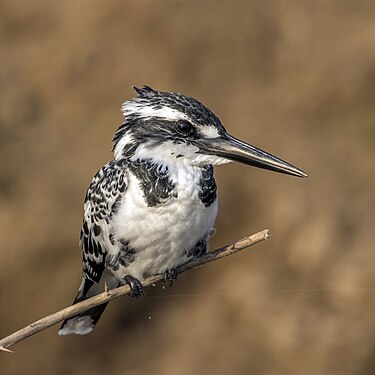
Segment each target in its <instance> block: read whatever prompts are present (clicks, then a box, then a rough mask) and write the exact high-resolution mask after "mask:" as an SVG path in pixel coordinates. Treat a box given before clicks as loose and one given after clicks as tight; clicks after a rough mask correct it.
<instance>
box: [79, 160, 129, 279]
mask: <svg viewBox="0 0 375 375" xmlns="http://www.w3.org/2000/svg"><path fill="white" fill-rule="evenodd" d="M124 164H125V161H124V160H113V161H111V162H109V163H108V164H106V165H105V166H104V167H103V168H102V169H101V170H100V171H99V172H98V173H97V174H96V175H95V176H94V178H93V180H92V182H91V184H90V186H89V188H88V191H87V194H86V198H85V203H84V217H83V224H82V230H81V235H80V243H81V247H82V250H83V252H82V254H83V274H84V276H85V277H86V278H88V279H89V280H92V281H94V282H96V283H99V281H100V278H101V276H102V273H103V271H104V268H105V261H106V255H107V252H108V249H109V248H110V247H111V246H114V241H113V233H112V227H111V216H112V215H113V214H115V213H116V212H117V210H118V206H119V204H120V201H121V198H122V195H123V193H124V192H125V190H126V187H127V180H128V177H127V174H126V169H125V168H124Z"/></svg>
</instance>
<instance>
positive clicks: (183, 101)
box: [113, 86, 225, 157]
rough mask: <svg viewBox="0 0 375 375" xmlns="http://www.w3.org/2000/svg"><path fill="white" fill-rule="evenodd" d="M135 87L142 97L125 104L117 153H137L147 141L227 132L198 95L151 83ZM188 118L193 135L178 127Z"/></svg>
mask: <svg viewBox="0 0 375 375" xmlns="http://www.w3.org/2000/svg"><path fill="white" fill-rule="evenodd" d="M134 89H135V91H136V92H137V94H138V97H136V98H134V99H132V100H129V101H127V102H125V103H124V104H123V106H122V112H123V114H124V116H125V121H124V122H123V124H122V125H121V126H120V127H119V129H118V130H117V132H116V134H115V136H114V138H113V148H114V151H115V156H116V157H118V156H119V155H121V157H127V156H131V155H133V153H134V151H135V149H136V147H137V146H138V145H139V144H140V143H142V142H146V141H147V142H148V143H149V146H150V147H151V146H152V145H155V144H160V143H161V142H165V141H168V140H170V141H172V142H175V143H177V142H180V143H189V141H193V140H197V139H199V138H201V137H207V138H213V137H218V136H219V135H220V134H224V132H225V129H224V127H223V125H222V124H221V122H220V120H219V119H218V118H217V117H216V116H215V114H214V113H213V112H211V111H210V110H209V109H208V108H207V107H206V106H204V105H203V104H202V103H200V102H199V101H197V100H196V99H194V98H191V97H188V96H185V95H182V94H178V93H173V92H163V91H156V90H153V89H152V88H151V87H149V86H143V87H142V88H138V87H134ZM184 121H185V122H186V123H188V124H190V125H191V126H192V131H191V133H190V134H189V137H187V136H186V135H185V134H181V133H178V132H176V130H175V129H176V124H177V123H178V122H184Z"/></svg>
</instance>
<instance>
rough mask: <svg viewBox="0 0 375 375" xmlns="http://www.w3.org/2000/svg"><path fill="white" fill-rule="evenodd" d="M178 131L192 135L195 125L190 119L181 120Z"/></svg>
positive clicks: (177, 127)
mask: <svg viewBox="0 0 375 375" xmlns="http://www.w3.org/2000/svg"><path fill="white" fill-rule="evenodd" d="M176 129H177V131H178V132H179V133H180V134H181V135H191V134H192V133H193V132H194V127H193V125H192V124H190V122H189V121H186V120H181V121H179V122H178V123H177V126H176Z"/></svg>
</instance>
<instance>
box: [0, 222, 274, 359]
mask: <svg viewBox="0 0 375 375" xmlns="http://www.w3.org/2000/svg"><path fill="white" fill-rule="evenodd" d="M268 237H269V233H268V229H265V230H263V231H261V232H258V233H256V234H253V235H252V236H249V237H245V238H243V239H241V240H239V241H236V242H234V243H232V244H230V245H227V246H224V247H221V248H220V249H217V250H214V251H210V252H208V253H206V254H204V255H202V256H201V257H199V258H194V259H192V260H190V261H189V262H188V263H185V264H183V265H181V266H179V267H177V268H176V271H177V273H178V274H180V273H183V272H185V271H188V270H191V269H193V268H196V267H199V266H202V265H203V264H206V263H208V262H212V261H214V260H218V259H221V258H224V257H226V256H228V255H232V254H234V253H237V252H238V251H240V250H243V249H245V248H247V247H249V246H252V245H255V244H256V243H258V242H261V241H263V240H266V239H267V238H268ZM161 281H164V275H153V276H150V277H149V278H147V279H146V280H145V282H144V283H143V286H144V287H147V286H151V285H154V284H156V283H159V282H161ZM129 293H130V287H129V286H128V285H123V286H120V287H119V288H115V289H112V290H107V289H106V290H105V291H104V292H103V293H101V294H98V295H97V296H94V297H91V298H89V299H86V300H84V301H82V302H79V303H77V304H75V305H72V306H69V307H66V308H64V309H62V310H60V311H57V312H56V313H54V314H51V315H48V316H46V317H44V318H42V319H40V320H37V321H36V322H34V323H31V324H30V325H28V326H27V327H25V328H22V329H20V330H19V331H17V332H14V333H12V334H11V335H9V336H7V337H5V338H3V339H2V340H0V351H4V352H12V351H11V350H9V349H8V348H9V347H11V346H12V345H14V344H16V343H18V342H20V341H22V340H25V339H26V338H28V337H30V336H32V335H35V334H36V333H38V332H41V331H43V330H45V329H47V328H49V327H51V326H53V325H54V324H56V323H59V322H62V321H63V320H64V319H66V318H70V317H72V316H74V315H77V314H79V313H82V312H84V311H86V310H88V309H91V308H92V307H94V306H98V305H100V304H102V303H104V302H108V301H111V300H113V299H116V298H118V297H121V296H123V295H126V294H129Z"/></svg>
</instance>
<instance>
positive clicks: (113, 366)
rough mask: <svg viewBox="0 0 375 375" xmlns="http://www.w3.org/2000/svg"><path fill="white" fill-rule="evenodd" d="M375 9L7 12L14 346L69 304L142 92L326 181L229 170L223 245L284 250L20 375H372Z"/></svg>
mask: <svg viewBox="0 0 375 375" xmlns="http://www.w3.org/2000/svg"><path fill="white" fill-rule="evenodd" d="M374 47H375V4H374V2H373V1H341V0H332V1H314V2H311V1H308V0H303V1H299V2H294V1H289V0H287V1H266V2H265V1H248V2H245V1H238V2H235V1H231V2H229V1H221V2H219V1H189V2H186V1H185V2H179V1H160V0H159V1H150V0H143V1H88V0H86V1H83V0H80V1H73V0H69V1H63V2H52V1H45V0H33V1H20V0H15V1H13V0H12V1H11V0H5V1H1V2H0V55H1V60H0V61H1V62H0V66H1V69H0V87H1V90H0V95H1V97H0V155H1V158H0V231H1V236H0V252H1V263H0V293H1V309H0V335H1V336H5V335H6V334H9V333H10V332H11V331H13V330H16V329H18V328H20V327H22V326H24V325H25V324H27V323H29V322H31V321H34V320H36V319H38V318H40V317H42V316H44V315H46V314H48V313H51V312H54V311H56V310H58V309H60V308H61V307H63V306H65V305H68V304H69V303H70V302H71V301H72V299H73V297H74V295H75V293H76V290H77V288H78V285H79V281H80V273H81V268H80V267H81V266H80V262H81V259H80V250H79V247H78V233H79V230H80V224H81V217H82V201H83V197H84V195H85V191H86V188H87V186H88V184H89V182H90V180H91V177H92V176H93V174H94V173H95V172H96V171H97V170H98V169H99V168H100V167H101V166H102V165H103V164H104V163H106V162H107V161H108V160H109V159H110V158H111V143H110V140H111V138H112V136H113V134H114V131H115V129H116V128H117V126H118V125H119V124H120V123H121V121H122V117H121V114H120V111H119V109H120V106H121V102H122V101H124V100H126V99H129V98H131V97H133V96H134V95H135V94H134V92H133V91H132V89H131V86H132V85H133V84H136V85H142V84H148V85H150V86H152V87H154V88H156V89H159V90H168V91H177V92H182V93H185V94H188V95H191V96H193V97H196V98H197V99H199V100H201V101H202V102H203V103H205V104H206V105H207V106H208V107H210V108H211V109H212V110H213V111H214V112H215V113H216V114H217V115H218V116H219V117H220V118H221V120H222V122H223V123H224V125H225V126H226V127H227V129H228V130H229V131H230V132H231V133H232V134H233V135H235V136H237V137H239V138H242V139H244V140H246V141H248V142H251V143H253V144H255V145H257V146H260V147H262V148H264V149H266V150H268V151H271V152H272V153H274V154H276V155H278V156H280V157H282V158H285V159H286V160H288V161H290V162H291V163H294V164H296V165H297V166H299V167H301V168H303V169H305V170H306V171H307V172H308V173H309V174H310V178H309V179H308V180H302V179H297V178H292V177H288V176H284V175H279V174H276V173H270V172H266V171H260V170H256V169H254V168H249V167H246V166H242V165H235V164H232V165H229V166H223V167H220V168H218V169H217V180H218V185H219V192H220V210H219V216H218V220H217V228H218V232H217V235H216V236H215V238H214V239H213V240H212V243H211V247H212V248H214V247H217V246H219V245H222V244H225V243H228V242H231V241H232V240H236V239H238V238H241V237H242V236H244V235H247V234H251V233H253V232H255V231H257V230H260V229H263V228H266V227H269V228H270V229H271V233H272V239H271V240H270V241H267V242H265V243H262V244H260V245H257V246H256V247H255V248H253V249H251V250H250V251H248V252H245V253H242V254H239V255H236V256H233V257H230V258H228V259H225V260H222V261H220V262H216V263H214V264H211V265H208V266H205V267H203V268H201V269H199V270H196V271H192V272H189V273H186V274H184V275H182V276H181V277H180V279H179V281H178V282H177V283H176V285H175V286H174V287H173V288H172V289H170V290H162V289H161V288H160V287H158V288H154V289H152V290H147V295H146V296H145V297H144V298H142V299H140V300H137V301H133V300H131V299H130V298H123V299H121V300H118V301H116V302H113V303H111V305H110V307H109V308H108V310H107V311H106V313H105V314H104V316H103V318H102V320H101V321H100V324H99V325H98V327H97V329H96V330H95V332H94V333H93V334H91V335H88V336H85V337H77V336H74V337H59V336H57V327H53V328H50V329H49V330H47V331H44V332H43V333H41V334H39V335H37V336H35V337H32V338H30V339H28V340H27V341H24V342H23V343H20V344H18V345H17V346H15V347H14V349H15V350H16V354H14V355H1V353H0V356H1V359H0V372H1V373H2V374H36V373H43V374H86V373H90V374H104V373H108V374H147V373H153V374H179V375H180V374H181V375H185V374H186V375H187V374H193V373H204V374H250V373H251V374H307V375H309V374H341V375H345V374H372V373H374V367H375V318H374V309H375V294H374V282H375V275H374V265H375V253H374V250H375V245H374V236H373V233H374V229H375V228H374V225H375V215H374V210H375V199H374V182H375V176H374V173H375V168H374V167H375V48H374Z"/></svg>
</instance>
